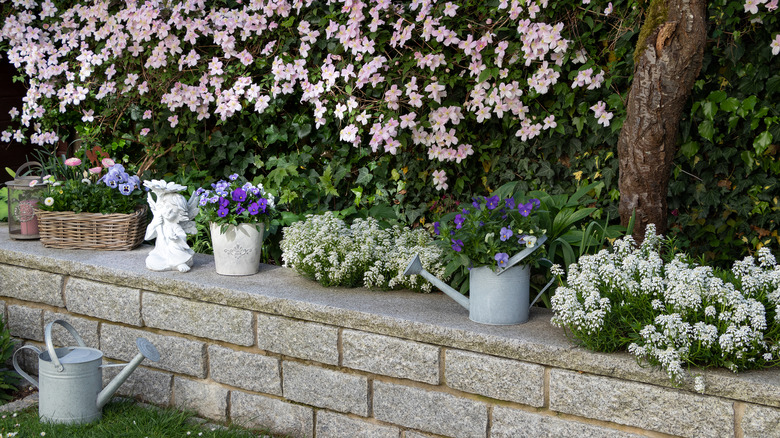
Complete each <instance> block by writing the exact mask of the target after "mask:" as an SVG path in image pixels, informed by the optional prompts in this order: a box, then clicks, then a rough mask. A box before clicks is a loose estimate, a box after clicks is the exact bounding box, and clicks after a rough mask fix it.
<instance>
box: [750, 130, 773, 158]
mask: <svg viewBox="0 0 780 438" xmlns="http://www.w3.org/2000/svg"><path fill="white" fill-rule="evenodd" d="M770 144H772V134H771V133H770V132H769V131H764V132H762V133H761V134H759V135H758V137H756V139H755V140H754V141H753V148H754V149H755V150H756V153H757V154H759V155H761V154H763V153H764V151H765V150H766V148H768V147H769V145H770Z"/></svg>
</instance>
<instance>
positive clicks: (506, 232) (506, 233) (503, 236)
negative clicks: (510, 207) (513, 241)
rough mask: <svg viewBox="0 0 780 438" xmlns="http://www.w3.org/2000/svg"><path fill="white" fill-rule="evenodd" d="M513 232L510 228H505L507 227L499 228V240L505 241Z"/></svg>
mask: <svg viewBox="0 0 780 438" xmlns="http://www.w3.org/2000/svg"><path fill="white" fill-rule="evenodd" d="M513 234H514V233H513V232H512V230H510V229H509V228H507V227H504V228H501V233H500V235H501V241H502V242H506V241H507V239H509V238H510V237H512V235H513Z"/></svg>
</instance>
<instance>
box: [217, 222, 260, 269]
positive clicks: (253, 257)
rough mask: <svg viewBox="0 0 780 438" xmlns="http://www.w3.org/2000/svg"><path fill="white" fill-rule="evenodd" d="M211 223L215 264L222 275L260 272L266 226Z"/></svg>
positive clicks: (258, 224)
mask: <svg viewBox="0 0 780 438" xmlns="http://www.w3.org/2000/svg"><path fill="white" fill-rule="evenodd" d="M221 228H222V225H221V224H217V223H214V222H211V223H210V229H211V243H212V245H213V247H214V263H215V265H216V268H217V274H220V275H252V274H257V272H258V271H260V252H261V249H262V246H263V233H264V231H265V224H263V223H251V224H239V225H238V226H235V225H228V226H227V228H226V229H225V232H224V233H223V232H222V231H221Z"/></svg>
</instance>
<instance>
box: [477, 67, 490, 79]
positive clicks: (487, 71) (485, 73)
mask: <svg viewBox="0 0 780 438" xmlns="http://www.w3.org/2000/svg"><path fill="white" fill-rule="evenodd" d="M490 76H491V71H490V69H487V68H486V69H485V70H482V73H480V74H479V79H477V82H485V81H487V80H488V79H490Z"/></svg>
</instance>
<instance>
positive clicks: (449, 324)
mask: <svg viewBox="0 0 780 438" xmlns="http://www.w3.org/2000/svg"><path fill="white" fill-rule="evenodd" d="M151 249H152V246H149V245H142V246H141V247H139V248H136V249H135V250H132V251H83V250H61V249H50V248H44V247H43V245H42V244H41V243H40V242H39V241H21V240H13V239H10V238H9V237H8V229H7V228H6V227H0V264H7V265H14V266H19V267H23V268H28V269H36V270H40V271H47V272H52V273H57V274H62V275H66V276H72V277H78V278H85V279H89V280H94V281H99V282H104V283H111V284H115V285H119V286H125V287H130V288H138V289H141V290H142V291H151V292H158V293H163V294H168V295H173V296H178V297H182V298H188V299H193V300H199V301H203V302H207V303H213V304H220V305H226V306H233V307H237V308H242V309H247V310H252V311H257V312H264V313H270V314H275V315H281V316H286V317H289V318H294V319H302V320H307V321H314V322H319V323H323V324H330V325H334V326H339V327H345V328H351V329H356V330H362V331H366V332H370V333H377V334H382V335H389V336H394V337H398V338H405V339H409V340H413V341H418V342H424V343H430V344H435V345H441V346H444V347H450V348H457V349H462V350H468V351H473V352H477V353H483V354H490V355H495V356H498V357H504V358H510V359H517V360H522V361H526V362H530V363H537V364H542V365H547V366H552V367H558V368H563V369H569V370H576V371H583V372H587V373H592V374H597V375H602V376H608V377H614V378H620V379H625V380H632V381H637V382H643V383H649V384H654V385H659V386H664V387H672V386H673V385H672V384H671V382H670V381H669V379H668V377H667V376H666V373H664V372H663V371H661V370H659V369H657V368H655V367H650V366H640V365H639V364H637V362H636V360H635V359H634V358H633V356H631V355H629V354H627V353H611V354H603V353H595V352H592V351H589V350H586V349H584V348H580V347H577V346H576V345H575V344H574V343H573V342H572V341H571V340H569V339H568V338H567V337H566V335H565V333H564V331H563V330H562V329H560V328H557V327H553V326H552V325H551V324H550V318H551V316H552V312H551V311H550V310H548V309H542V308H537V307H534V308H532V309H531V318H530V320H529V322H527V323H525V324H521V325H514V326H490V325H483V324H477V323H474V322H472V321H470V320H469V319H468V314H467V312H466V311H465V310H464V309H463V308H462V307H460V306H459V305H458V304H457V303H455V302H454V301H453V300H451V299H450V298H448V297H446V296H445V295H444V294H442V293H432V294H421V293H414V292H409V291H390V292H383V291H378V290H367V289H362V288H354V289H348V288H335V287H334V288H325V287H322V286H320V285H319V284H318V283H316V282H314V281H311V280H308V279H306V278H304V277H302V276H299V275H298V274H296V273H295V272H294V271H292V270H291V269H287V268H283V267H278V266H269V265H262V266H261V268H260V273H259V274H256V275H251V276H245V277H230V276H221V275H218V274H217V273H216V271H215V267H214V259H213V257H212V256H209V255H204V254H196V255H195V259H194V266H193V268H192V270H191V271H190V272H187V273H180V272H174V271H167V272H154V271H150V270H148V269H146V266H145V260H146V255H147V254H148V253H149V251H151ZM2 287H3V285H2V284H0V289H1V288H2ZM692 373H697V374H701V375H703V376H704V378H705V382H706V391H705V394H707V395H713V396H719V397H725V398H729V399H734V400H737V401H744V402H750V403H758V404H763V405H768V406H775V407H780V370H777V369H770V370H756V371H745V372H742V373H739V374H734V373H731V372H729V371H728V370H725V369H714V370H692ZM682 388H683V389H687V390H691V391H692V390H693V384H692V382H687V383H686V384H684V385H683V387H682Z"/></svg>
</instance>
